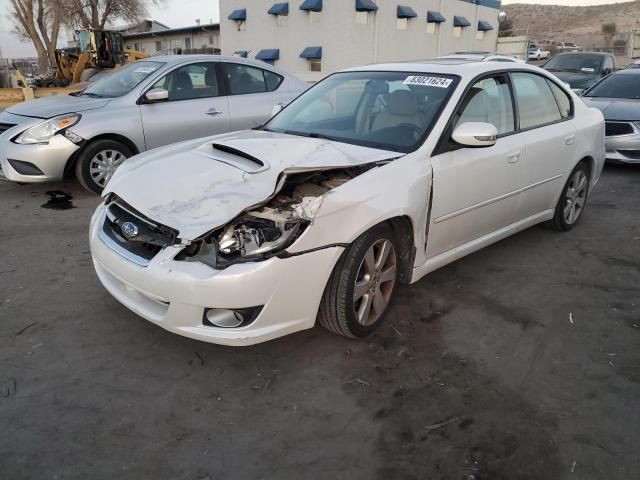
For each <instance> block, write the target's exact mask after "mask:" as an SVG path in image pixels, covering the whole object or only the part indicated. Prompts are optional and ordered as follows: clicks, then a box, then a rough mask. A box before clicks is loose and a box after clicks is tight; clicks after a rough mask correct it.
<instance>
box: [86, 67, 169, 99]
mask: <svg viewBox="0 0 640 480" xmlns="http://www.w3.org/2000/svg"><path fill="white" fill-rule="evenodd" d="M163 65H164V63H162V62H136V63H132V64H130V65H126V66H124V67H121V68H119V69H118V70H116V71H115V72H113V74H111V75H108V76H106V77H103V78H101V79H100V80H98V81H97V82H94V83H92V84H91V85H89V86H88V87H87V88H86V89H85V90H84V91H83V92H82V95H87V96H90V97H105V98H113V97H121V96H122V95H126V94H127V93H129V92H130V91H131V90H133V89H134V88H135V87H136V85H138V84H139V83H140V82H142V81H143V80H144V79H145V78H147V77H148V76H149V75H151V74H152V73H153V72H155V71H156V70H158V69H159V68H160V67H162V66H163Z"/></svg>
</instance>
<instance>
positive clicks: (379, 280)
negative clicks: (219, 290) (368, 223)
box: [318, 224, 399, 338]
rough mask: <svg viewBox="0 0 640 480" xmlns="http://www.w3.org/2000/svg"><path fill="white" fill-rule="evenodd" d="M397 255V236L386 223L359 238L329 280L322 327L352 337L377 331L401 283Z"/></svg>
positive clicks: (321, 318)
mask: <svg viewBox="0 0 640 480" xmlns="http://www.w3.org/2000/svg"><path fill="white" fill-rule="evenodd" d="M397 252H398V248H397V240H396V237H395V235H394V234H393V230H392V229H391V228H390V227H389V226H388V225H386V224H383V225H379V226H377V227H374V228H372V229H371V230H369V231H367V232H365V233H364V234H362V235H361V236H360V237H358V238H357V239H356V240H355V242H353V243H352V244H351V246H350V247H349V248H348V249H347V250H346V251H345V252H344V253H343V254H342V256H341V257H340V260H339V261H338V263H337V264H336V266H335V268H334V270H333V273H332V274H331V277H330V278H329V282H328V283H327V286H326V288H325V291H324V295H323V297H322V301H321V303H320V310H319V313H318V319H319V320H320V323H321V324H322V326H323V327H325V328H326V329H327V330H330V331H332V332H334V333H336V334H338V335H342V336H345V337H350V338H356V337H365V336H367V335H369V334H370V333H371V332H373V331H374V330H375V329H377V328H378V327H379V326H380V324H381V323H382V321H383V319H384V315H385V314H386V312H387V309H388V306H389V304H390V303H391V300H392V299H393V294H394V293H395V289H396V286H397V284H398V272H399V265H398V262H399V257H398V254H397Z"/></svg>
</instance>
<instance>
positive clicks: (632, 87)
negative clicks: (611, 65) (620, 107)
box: [584, 74, 640, 99]
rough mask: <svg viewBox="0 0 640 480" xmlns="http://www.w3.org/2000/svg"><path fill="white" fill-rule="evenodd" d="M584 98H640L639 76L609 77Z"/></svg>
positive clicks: (619, 75)
mask: <svg viewBox="0 0 640 480" xmlns="http://www.w3.org/2000/svg"><path fill="white" fill-rule="evenodd" d="M584 96H585V97H606V98H636V99H637V98H640V75H635V74H617V75H610V76H608V77H606V78H605V79H604V80H602V81H601V82H600V83H598V84H597V85H595V86H594V87H593V88H592V89H591V90H589V91H588V92H587V93H586V94H585V95H584Z"/></svg>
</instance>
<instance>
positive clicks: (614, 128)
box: [604, 122, 635, 137]
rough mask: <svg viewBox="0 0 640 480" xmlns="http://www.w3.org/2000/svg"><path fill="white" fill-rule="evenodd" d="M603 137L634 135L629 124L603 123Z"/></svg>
mask: <svg viewBox="0 0 640 480" xmlns="http://www.w3.org/2000/svg"><path fill="white" fill-rule="evenodd" d="M604 132H605V133H604V135H605V137H616V136H618V135H631V134H633V133H635V130H634V129H633V125H632V124H631V123H629V122H605V129H604Z"/></svg>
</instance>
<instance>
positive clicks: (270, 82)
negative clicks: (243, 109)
mask: <svg viewBox="0 0 640 480" xmlns="http://www.w3.org/2000/svg"><path fill="white" fill-rule="evenodd" d="M225 68H226V72H227V80H228V81H229V91H230V93H231V95H247V94H250V93H265V92H273V91H275V90H277V89H278V87H279V86H280V84H281V83H282V81H283V80H284V78H283V77H282V76H281V75H278V74H277V73H274V72H270V71H268V70H263V69H262V68H258V67H251V66H249V65H241V64H239V63H227V64H226V65H225Z"/></svg>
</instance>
